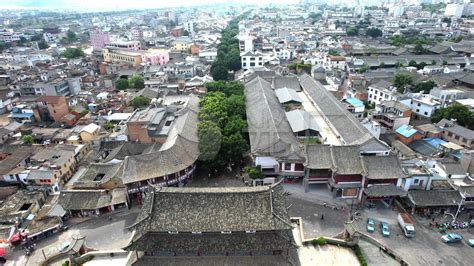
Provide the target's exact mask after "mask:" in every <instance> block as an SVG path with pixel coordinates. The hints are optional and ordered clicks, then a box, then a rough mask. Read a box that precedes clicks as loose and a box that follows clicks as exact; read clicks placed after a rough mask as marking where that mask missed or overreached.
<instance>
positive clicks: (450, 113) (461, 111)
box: [431, 104, 474, 130]
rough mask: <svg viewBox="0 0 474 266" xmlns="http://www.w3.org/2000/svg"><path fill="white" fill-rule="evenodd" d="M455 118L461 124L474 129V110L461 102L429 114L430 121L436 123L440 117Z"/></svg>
mask: <svg viewBox="0 0 474 266" xmlns="http://www.w3.org/2000/svg"><path fill="white" fill-rule="evenodd" d="M443 118H445V119H448V120H449V119H456V121H457V123H458V124H459V125H461V126H464V127H467V128H469V129H471V130H474V112H471V111H469V109H468V108H467V107H466V106H464V105H461V104H453V105H450V106H448V107H446V108H440V109H438V110H436V111H435V112H434V113H433V115H432V116H431V122H433V123H437V122H439V121H441V119H443Z"/></svg>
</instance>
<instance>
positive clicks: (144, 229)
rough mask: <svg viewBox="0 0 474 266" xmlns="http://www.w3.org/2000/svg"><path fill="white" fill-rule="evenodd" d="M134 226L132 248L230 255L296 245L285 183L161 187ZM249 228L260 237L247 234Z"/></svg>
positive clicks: (151, 194)
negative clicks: (257, 185)
mask: <svg viewBox="0 0 474 266" xmlns="http://www.w3.org/2000/svg"><path fill="white" fill-rule="evenodd" d="M132 228H134V229H135V230H136V231H135V234H134V236H133V238H132V241H131V243H130V244H129V245H128V247H126V249H127V250H148V251H175V252H188V251H205V252H224V251H231V250H234V251H245V250H252V249H254V250H267V249H268V248H274V247H280V248H287V247H290V246H291V245H292V244H293V238H292V236H291V228H292V226H291V224H290V220H289V215H288V212H287V206H286V200H285V195H284V191H283V189H282V187H281V185H280V184H279V183H278V184H276V185H274V186H271V187H270V186H262V187H219V188H171V187H165V188H156V187H155V188H152V192H150V193H148V195H147V198H146V200H145V203H144V205H143V207H142V211H141V213H140V214H139V216H138V218H137V221H136V223H135V224H134V225H133V226H132ZM249 230H255V231H256V233H253V234H250V233H245V231H249ZM222 231H227V232H232V233H231V234H222V233H221V232H222ZM168 232H178V234H168ZM192 232H200V234H192ZM227 249H229V250H227Z"/></svg>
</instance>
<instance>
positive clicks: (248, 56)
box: [240, 52, 263, 70]
mask: <svg viewBox="0 0 474 266" xmlns="http://www.w3.org/2000/svg"><path fill="white" fill-rule="evenodd" d="M240 58H241V62H242V69H244V70H247V69H254V68H262V67H263V54H262V53H260V52H255V53H254V52H246V53H244V54H242V55H241V56H240Z"/></svg>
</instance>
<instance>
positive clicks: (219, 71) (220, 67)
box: [211, 60, 229, 80]
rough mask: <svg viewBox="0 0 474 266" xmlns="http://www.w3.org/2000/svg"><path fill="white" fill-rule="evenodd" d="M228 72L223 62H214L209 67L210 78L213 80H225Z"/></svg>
mask: <svg viewBox="0 0 474 266" xmlns="http://www.w3.org/2000/svg"><path fill="white" fill-rule="evenodd" d="M228 70H229V69H228V67H227V65H226V64H225V63H224V62H223V61H221V60H216V61H215V62H214V63H212V66H211V75H212V78H213V79H214V80H227V72H228Z"/></svg>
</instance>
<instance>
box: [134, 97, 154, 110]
mask: <svg viewBox="0 0 474 266" xmlns="http://www.w3.org/2000/svg"><path fill="white" fill-rule="evenodd" d="M150 102H151V99H150V98H148V97H145V96H137V97H135V98H133V99H132V100H131V101H130V105H132V106H133V108H135V109H138V108H143V107H146V106H148V105H150Z"/></svg>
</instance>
